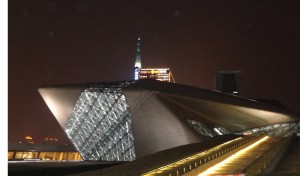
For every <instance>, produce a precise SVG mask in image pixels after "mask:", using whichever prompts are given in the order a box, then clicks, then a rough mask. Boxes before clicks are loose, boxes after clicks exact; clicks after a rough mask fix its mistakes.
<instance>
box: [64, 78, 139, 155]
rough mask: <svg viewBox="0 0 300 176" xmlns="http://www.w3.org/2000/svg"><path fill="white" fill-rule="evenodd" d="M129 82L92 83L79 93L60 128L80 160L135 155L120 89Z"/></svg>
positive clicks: (128, 117)
mask: <svg viewBox="0 0 300 176" xmlns="http://www.w3.org/2000/svg"><path fill="white" fill-rule="evenodd" d="M129 84H130V82H122V83H115V84H101V85H93V86H92V87H89V88H86V89H85V90H84V91H83V92H82V93H81V95H80V97H79V99H78V101H77V103H76V105H75V107H74V109H73V112H72V113H71V115H70V117H69V119H68V121H67V123H66V124H65V127H64V129H65V131H66V133H67V135H68V137H69V139H70V140H71V141H72V142H73V144H74V146H75V147H76V149H77V150H78V151H79V152H80V154H81V155H82V157H83V159H84V160H100V161H132V160H134V159H135V149H134V138H133V133H132V120H131V114H130V109H129V106H128V105H127V103H126V100H125V96H124V95H123V92H122V90H123V88H124V87H126V86H127V85H129Z"/></svg>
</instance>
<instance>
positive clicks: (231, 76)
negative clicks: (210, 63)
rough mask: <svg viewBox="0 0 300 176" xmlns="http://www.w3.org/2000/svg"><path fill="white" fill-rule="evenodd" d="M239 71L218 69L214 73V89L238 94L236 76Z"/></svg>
mask: <svg viewBox="0 0 300 176" xmlns="http://www.w3.org/2000/svg"><path fill="white" fill-rule="evenodd" d="M238 73H239V71H218V72H217V75H216V89H217V90H219V91H221V92H225V93H230V94H234V95H239V94H240V92H239V88H238V84H237V81H236V76H237V74H238Z"/></svg>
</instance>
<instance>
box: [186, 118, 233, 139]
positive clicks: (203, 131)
mask: <svg viewBox="0 0 300 176" xmlns="http://www.w3.org/2000/svg"><path fill="white" fill-rule="evenodd" d="M187 122H188V124H189V125H190V126H192V127H193V128H194V129H195V130H196V131H197V132H198V133H199V134H200V135H202V136H208V137H214V136H217V135H224V134H230V133H231V132H230V131H229V130H227V129H225V128H223V127H214V128H212V129H211V128H209V127H208V126H207V125H205V124H204V123H200V122H198V121H196V120H191V119H187Z"/></svg>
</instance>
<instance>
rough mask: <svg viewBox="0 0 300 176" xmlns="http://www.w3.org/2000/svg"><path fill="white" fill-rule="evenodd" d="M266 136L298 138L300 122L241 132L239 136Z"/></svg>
mask: <svg viewBox="0 0 300 176" xmlns="http://www.w3.org/2000/svg"><path fill="white" fill-rule="evenodd" d="M261 133H262V134H268V135H271V136H280V137H288V136H291V135H292V134H296V135H297V136H300V121H296V122H291V123H281V124H273V125H268V126H264V127H260V128H253V129H249V130H245V131H242V132H241V134H261Z"/></svg>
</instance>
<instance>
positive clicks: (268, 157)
mask: <svg viewBox="0 0 300 176" xmlns="http://www.w3.org/2000/svg"><path fill="white" fill-rule="evenodd" d="M293 139H294V137H285V138H280V140H279V141H278V142H277V143H276V144H275V145H273V146H272V147H271V148H269V149H268V150H267V151H266V152H265V153H263V154H262V155H261V156H259V158H257V159H256V160H255V161H254V162H253V163H252V164H251V165H249V166H248V167H247V168H246V170H245V173H246V175H247V176H251V175H261V174H263V173H264V171H265V170H266V169H267V168H268V167H269V166H270V164H271V162H272V161H273V160H274V158H275V157H276V156H277V155H278V153H279V152H280V151H281V150H282V149H283V148H284V147H283V146H285V147H288V145H287V144H288V143H290V142H291V141H292V140H293Z"/></svg>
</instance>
